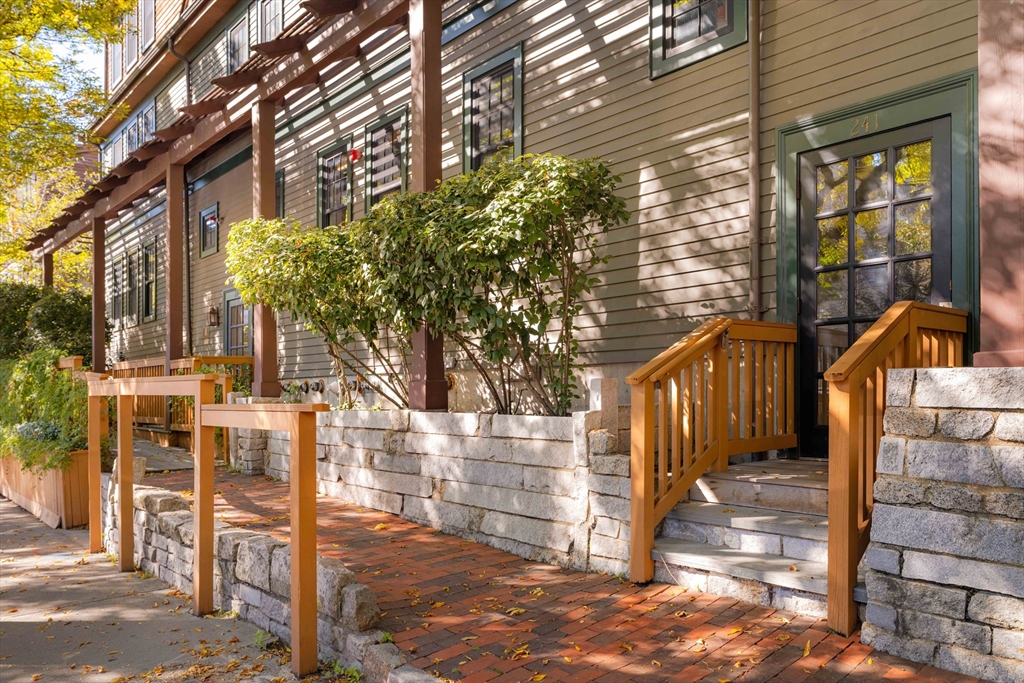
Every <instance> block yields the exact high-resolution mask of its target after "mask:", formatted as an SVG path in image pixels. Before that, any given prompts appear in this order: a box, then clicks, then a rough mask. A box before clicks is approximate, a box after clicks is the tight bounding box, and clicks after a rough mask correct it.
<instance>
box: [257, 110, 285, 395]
mask: <svg viewBox="0 0 1024 683" xmlns="http://www.w3.org/2000/svg"><path fill="white" fill-rule="evenodd" d="M274 112H275V105H274V103H273V102H270V101H268V100H257V101H256V102H255V103H254V104H253V105H252V215H253V216H256V217H258V216H264V217H266V218H273V217H274V216H275V215H276V211H277V207H276V206H275V202H274V166H275V161H274V154H275V153H274ZM252 317H253V321H252V342H253V382H252V395H253V396H264V397H266V396H280V395H281V383H280V382H279V381H278V379H277V318H276V316H275V315H274V311H273V309H271V308H270V307H268V306H263V305H257V306H254V307H253V316H252Z"/></svg>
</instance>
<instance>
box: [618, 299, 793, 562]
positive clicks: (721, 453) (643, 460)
mask: <svg viewBox="0 0 1024 683" xmlns="http://www.w3.org/2000/svg"><path fill="white" fill-rule="evenodd" d="M795 344H796V326H794V325H786V324H782V323H763V322H755V321H749V320H732V319H728V318H715V319H713V320H709V321H707V322H705V323H703V324H702V325H700V326H699V327H697V328H696V329H695V330H694V331H693V332H691V333H690V334H688V335H686V336H685V337H683V338H682V339H681V340H680V341H679V342H677V343H676V344H674V345H673V346H672V347H671V348H669V349H668V350H666V351H664V352H662V353H660V354H658V355H657V356H656V357H655V358H654V359H653V360H651V361H650V362H648V363H647V364H645V365H644V366H643V367H641V368H640V369H639V370H637V371H636V372H634V373H633V374H631V375H630V376H629V377H628V378H627V379H626V381H627V383H629V384H630V385H631V387H632V389H631V391H632V405H631V409H630V425H631V437H630V439H631V443H630V476H631V486H632V495H631V526H630V529H631V534H630V539H631V540H630V577H631V579H632V580H634V581H649V580H650V579H651V578H652V577H653V575H654V562H653V561H652V559H651V550H652V549H653V547H654V528H655V526H656V525H657V524H658V522H660V521H661V520H662V519H663V518H664V517H665V515H666V514H668V512H669V511H670V510H671V509H672V508H673V507H674V506H675V505H676V503H678V502H679V501H680V500H681V499H682V497H683V496H684V495H686V493H687V492H688V491H689V489H690V487H691V486H693V485H694V484H695V483H696V481H697V479H698V478H700V477H701V476H703V474H704V473H705V472H707V471H708V470H715V471H723V470H725V469H726V468H727V467H728V465H729V456H730V455H736V454H739V453H745V452H751V451H759V450H774V449H779V448H791V447H793V446H795V445H796V431H795V411H794V408H795V393H794V390H793V369H794V362H793V361H794V356H793V354H794V347H795Z"/></svg>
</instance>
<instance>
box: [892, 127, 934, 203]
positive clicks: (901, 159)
mask: <svg viewBox="0 0 1024 683" xmlns="http://www.w3.org/2000/svg"><path fill="white" fill-rule="evenodd" d="M894 173H895V176H896V199H909V198H911V197H920V196H923V195H927V194H931V191H932V141H931V140H925V141H924V142H916V143H914V144H912V145H907V146H906V147H897V148H896V164H895V168H894Z"/></svg>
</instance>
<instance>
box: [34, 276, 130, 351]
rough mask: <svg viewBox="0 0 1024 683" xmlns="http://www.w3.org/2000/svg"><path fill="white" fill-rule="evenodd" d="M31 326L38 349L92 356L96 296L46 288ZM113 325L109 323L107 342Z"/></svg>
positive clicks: (36, 305) (37, 305) (35, 309)
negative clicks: (93, 304)
mask: <svg viewBox="0 0 1024 683" xmlns="http://www.w3.org/2000/svg"><path fill="white" fill-rule="evenodd" d="M29 327H30V328H31V330H32V336H33V337H34V341H35V344H36V346H37V347H39V348H45V347H51V348H59V349H65V350H66V351H67V355H69V356H82V357H83V358H89V357H90V356H91V354H92V295H91V294H83V293H82V292H80V291H78V290H63V291H62V290H58V289H52V288H46V289H45V290H44V292H43V295H42V297H40V299H39V301H37V302H36V304H35V306H33V307H32V310H31V311H30V312H29ZM110 332H111V325H110V323H109V322H107V323H106V335H105V342H106V343H109V342H110Z"/></svg>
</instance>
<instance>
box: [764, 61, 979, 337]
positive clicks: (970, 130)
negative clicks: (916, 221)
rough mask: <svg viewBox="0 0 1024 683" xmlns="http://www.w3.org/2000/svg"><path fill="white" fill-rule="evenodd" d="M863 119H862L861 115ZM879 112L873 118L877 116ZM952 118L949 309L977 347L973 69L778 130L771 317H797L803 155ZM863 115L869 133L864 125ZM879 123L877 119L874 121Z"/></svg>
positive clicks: (975, 89)
mask: <svg viewBox="0 0 1024 683" xmlns="http://www.w3.org/2000/svg"><path fill="white" fill-rule="evenodd" d="M865 117H866V118H865ZM876 117H877V118H876ZM941 117H949V119H950V143H951V158H950V190H951V197H950V199H951V209H952V213H951V227H952V234H951V239H952V250H953V253H952V257H953V261H952V288H951V289H952V292H953V297H952V298H953V302H952V303H953V306H954V307H956V308H959V309H961V310H966V311H968V312H970V314H971V317H970V319H969V321H970V322H969V323H968V328H967V340H966V343H965V344H964V346H965V348H966V349H967V351H968V353H973V352H974V351H976V350H977V349H978V339H979V327H978V324H979V323H978V320H979V315H980V312H981V307H980V294H979V292H980V286H981V285H980V281H979V277H980V276H979V246H978V242H979V237H978V225H979V222H978V215H977V212H978V180H977V177H978V130H977V120H978V74H977V71H976V70H971V71H967V72H964V73H960V74H956V75H953V76H949V77H947V78H943V79H940V80H938V81H933V82H931V83H926V84H924V85H919V86H916V87H913V88H909V89H907V90H903V91H900V92H897V93H892V94H890V95H886V96H884V97H880V98H878V99H874V100H870V101H868V102H864V103H862V104H858V105H855V106H852V107H847V108H845V109H840V110H838V111H834V112H829V113H826V114H821V115H819V116H814V117H811V118H809V119H807V120H804V121H800V122H798V123H794V124H790V125H788V126H784V127H781V128H779V129H778V131H777V133H776V135H777V139H776V150H777V153H776V158H777V159H778V160H779V162H778V181H777V184H776V203H777V206H778V227H777V236H776V268H777V271H776V272H777V275H776V286H777V289H778V291H777V307H778V312H777V317H778V320H779V321H780V322H786V323H796V322H797V303H798V299H799V296H800V288H799V284H798V282H799V267H798V261H797V259H798V258H799V253H800V245H799V244H798V235H799V227H798V222H797V205H798V202H797V199H796V191H797V187H798V185H799V174H798V158H799V155H800V154H802V153H803V152H808V151H811V150H814V149H819V148H823V147H831V146H833V145H836V144H839V143H842V142H847V141H849V140H854V139H857V138H860V137H866V136H869V135H875V134H876V133H882V132H885V131H889V130H897V129H899V128H904V127H906V126H909V125H913V124H915V123H920V122H922V121H928V120H931V119H936V118H941ZM865 120H866V121H867V123H868V130H867V131H865V130H864V122H865ZM876 122H877V123H876Z"/></svg>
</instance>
